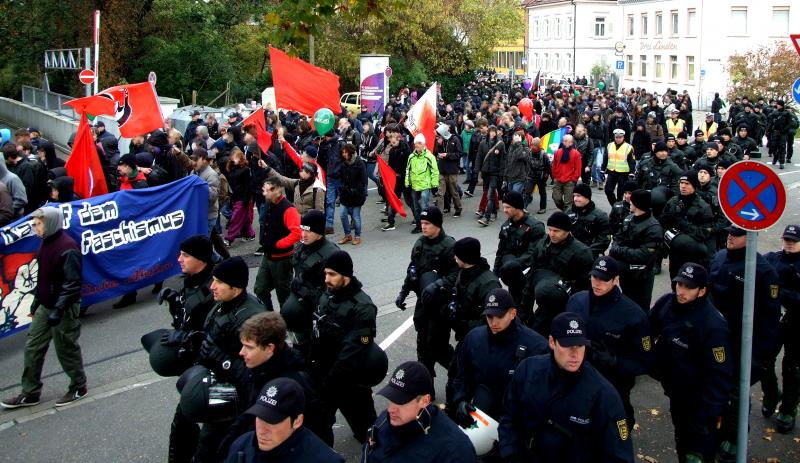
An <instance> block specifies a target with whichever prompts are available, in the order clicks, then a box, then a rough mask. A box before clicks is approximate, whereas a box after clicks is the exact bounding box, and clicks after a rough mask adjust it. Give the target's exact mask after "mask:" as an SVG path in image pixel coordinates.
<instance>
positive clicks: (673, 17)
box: [669, 10, 678, 37]
mask: <svg viewBox="0 0 800 463" xmlns="http://www.w3.org/2000/svg"><path fill="white" fill-rule="evenodd" d="M669 34H670V35H671V36H673V37H675V36H677V35H678V10H672V11H670V12H669Z"/></svg>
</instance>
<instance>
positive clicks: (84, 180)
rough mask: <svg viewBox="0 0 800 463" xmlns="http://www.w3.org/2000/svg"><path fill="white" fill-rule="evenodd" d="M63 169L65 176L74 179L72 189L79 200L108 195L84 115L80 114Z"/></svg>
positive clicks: (101, 168) (87, 121)
mask: <svg viewBox="0 0 800 463" xmlns="http://www.w3.org/2000/svg"><path fill="white" fill-rule="evenodd" d="M64 167H65V168H66V169H67V175H69V176H70V177H72V178H73V179H75V186H74V187H73V188H74V191H75V193H77V194H78V195H79V196H80V197H81V198H84V199H86V198H91V197H93V196H99V195H104V194H106V193H108V187H107V186H106V177H105V175H104V174H103V166H102V165H101V164H100V157H99V156H98V155H97V146H95V144H94V140H93V139H92V132H91V131H90V130H89V120H88V119H87V118H86V114H81V122H80V124H78V133H77V134H76V135H75V141H74V143H73V145H72V152H71V153H70V155H69V159H67V164H66V165H65V166H64Z"/></svg>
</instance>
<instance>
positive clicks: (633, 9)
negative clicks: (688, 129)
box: [615, 0, 800, 108]
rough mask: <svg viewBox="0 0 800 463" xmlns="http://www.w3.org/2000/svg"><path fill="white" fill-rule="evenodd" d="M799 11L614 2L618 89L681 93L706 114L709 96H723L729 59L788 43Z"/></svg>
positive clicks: (784, 2) (739, 4) (776, 6)
mask: <svg viewBox="0 0 800 463" xmlns="http://www.w3.org/2000/svg"><path fill="white" fill-rule="evenodd" d="M798 10H800V2H797V0H759V1H758V2H751V1H748V0H670V1H664V0H619V10H618V13H619V17H618V18H619V19H618V20H617V22H618V24H619V25H620V27H618V28H616V29H615V34H616V36H617V38H618V40H621V41H622V42H623V43H624V44H625V49H624V51H623V52H622V55H623V56H622V57H615V58H616V59H618V60H623V62H624V69H623V70H622V71H618V72H621V74H622V78H621V82H620V87H625V88H630V87H643V88H646V89H647V90H648V91H655V92H658V93H660V94H663V93H664V92H665V91H666V89H667V88H671V89H673V90H678V91H681V92H682V91H683V90H684V89H685V90H688V92H689V95H690V96H691V97H692V99H693V101H694V102H695V106H696V107H698V108H706V107H708V106H709V105H710V102H711V100H712V99H713V97H714V92H720V94H723V95H724V94H725V92H726V91H727V88H728V79H729V76H728V73H727V72H726V70H725V66H726V65H727V62H728V58H729V57H730V56H731V55H733V54H736V53H743V52H746V51H748V50H751V49H755V48H757V47H758V46H759V45H768V44H772V43H774V42H775V41H777V40H786V41H788V39H789V32H790V30H789V24H797V22H798V20H800V16H798ZM787 85H791V84H790V83H787Z"/></svg>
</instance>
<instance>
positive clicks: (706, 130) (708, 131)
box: [697, 121, 717, 140]
mask: <svg viewBox="0 0 800 463" xmlns="http://www.w3.org/2000/svg"><path fill="white" fill-rule="evenodd" d="M697 130H700V131H702V132H703V135H704V136H705V140H708V137H710V136H711V135H714V134H715V133H717V123H716V122H712V123H711V125H710V126H709V125H707V124H706V123H705V121H703V122H701V123H700V125H698V126H697Z"/></svg>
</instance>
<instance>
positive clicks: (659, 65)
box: [654, 55, 664, 80]
mask: <svg viewBox="0 0 800 463" xmlns="http://www.w3.org/2000/svg"><path fill="white" fill-rule="evenodd" d="M654 61H655V63H656V76H655V78H656V79H658V80H661V79H662V78H663V77H664V61H663V60H662V59H661V55H656V56H655V60H654Z"/></svg>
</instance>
